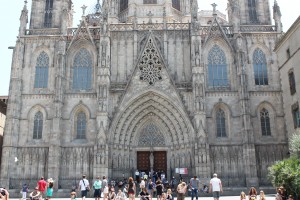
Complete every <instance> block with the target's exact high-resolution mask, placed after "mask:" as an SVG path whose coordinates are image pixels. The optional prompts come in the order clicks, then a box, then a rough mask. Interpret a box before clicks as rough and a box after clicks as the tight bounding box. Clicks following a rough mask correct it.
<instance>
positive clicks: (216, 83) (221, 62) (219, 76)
mask: <svg viewBox="0 0 300 200" xmlns="http://www.w3.org/2000/svg"><path fill="white" fill-rule="evenodd" d="M208 86H210V87H227V86H228V75H227V61H226V56H225V53H224V51H223V50H222V49H221V48H220V47H219V46H218V45H214V46H213V47H212V48H211V50H210V51H209V53H208Z"/></svg>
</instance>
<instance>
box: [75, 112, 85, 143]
mask: <svg viewBox="0 0 300 200" xmlns="http://www.w3.org/2000/svg"><path fill="white" fill-rule="evenodd" d="M76 126H77V127H76V129H77V131H76V132H77V135H76V139H85V134H86V116H85V113H84V112H80V113H78V115H77V124H76Z"/></svg>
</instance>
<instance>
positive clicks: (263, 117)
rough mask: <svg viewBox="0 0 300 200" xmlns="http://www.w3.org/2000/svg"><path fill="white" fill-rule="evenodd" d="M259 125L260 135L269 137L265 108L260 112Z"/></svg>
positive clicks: (269, 128) (267, 113) (268, 117)
mask: <svg viewBox="0 0 300 200" xmlns="http://www.w3.org/2000/svg"><path fill="white" fill-rule="evenodd" d="M260 124H261V133H262V135H263V136H268V135H271V126H270V116H269V111H268V110H267V109H265V108H263V109H262V110H261V111H260Z"/></svg>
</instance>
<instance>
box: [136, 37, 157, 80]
mask: <svg viewBox="0 0 300 200" xmlns="http://www.w3.org/2000/svg"><path fill="white" fill-rule="evenodd" d="M139 69H140V72H141V75H140V79H141V80H143V81H147V82H148V83H149V85H153V84H154V83H155V82H156V81H158V80H161V79H162V76H161V70H162V63H161V61H160V58H159V54H158V52H157V50H156V48H155V46H154V44H153V41H152V39H149V41H148V43H147V45H146V47H145V50H144V53H143V56H142V58H141V61H140V62H139Z"/></svg>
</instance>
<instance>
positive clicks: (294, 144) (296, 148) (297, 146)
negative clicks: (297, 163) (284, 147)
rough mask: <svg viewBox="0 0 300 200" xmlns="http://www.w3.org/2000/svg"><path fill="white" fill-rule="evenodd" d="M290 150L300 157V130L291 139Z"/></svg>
mask: <svg viewBox="0 0 300 200" xmlns="http://www.w3.org/2000/svg"><path fill="white" fill-rule="evenodd" d="M290 151H291V152H292V153H293V154H295V155H297V156H298V157H299V156H300V130H298V131H297V132H296V133H294V134H293V136H292V137H291V139H290Z"/></svg>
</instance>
